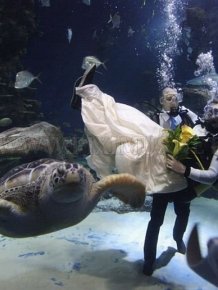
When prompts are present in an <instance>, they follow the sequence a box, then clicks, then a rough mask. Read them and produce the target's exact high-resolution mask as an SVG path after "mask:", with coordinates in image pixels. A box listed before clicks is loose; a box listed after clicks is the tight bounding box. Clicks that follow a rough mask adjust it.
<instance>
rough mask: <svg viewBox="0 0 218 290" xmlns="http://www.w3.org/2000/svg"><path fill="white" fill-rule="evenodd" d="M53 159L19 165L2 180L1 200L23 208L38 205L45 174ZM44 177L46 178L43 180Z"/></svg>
mask: <svg viewBox="0 0 218 290" xmlns="http://www.w3.org/2000/svg"><path fill="white" fill-rule="evenodd" d="M55 161H56V160H53V159H39V160H36V161H33V162H29V163H25V164H22V165H19V166H17V167H15V168H13V169H11V170H10V171H8V172H7V173H6V174H5V175H4V176H3V177H1V178H0V198H2V199H5V200H9V201H13V202H14V203H16V204H19V205H21V206H23V207H26V206H31V205H33V204H36V203H37V199H38V195H39V193H40V189H41V184H42V181H43V180H44V179H45V178H46V175H45V174H43V173H45V172H46V169H47V168H48V166H49V165H50V164H51V163H53V162H55ZM43 177H44V178H43Z"/></svg>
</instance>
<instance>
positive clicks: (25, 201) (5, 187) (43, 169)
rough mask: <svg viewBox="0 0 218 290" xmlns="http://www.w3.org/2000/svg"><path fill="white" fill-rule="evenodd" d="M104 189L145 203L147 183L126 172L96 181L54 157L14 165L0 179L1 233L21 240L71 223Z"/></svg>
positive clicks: (79, 218)
mask: <svg viewBox="0 0 218 290" xmlns="http://www.w3.org/2000/svg"><path fill="white" fill-rule="evenodd" d="M108 189H112V191H113V193H114V195H115V196H117V197H118V198H119V199H120V200H122V201H123V202H125V203H128V204H130V205H131V206H132V207H140V206H142V205H143V203H144V198H145V187H144V185H143V184H142V183H141V182H140V181H138V180H137V179H136V178H135V177H134V176H132V175H130V174H114V175H109V176H107V177H105V178H103V179H101V180H99V181H95V179H94V178H93V176H92V175H91V173H90V172H89V171H88V170H87V169H85V168H84V167H83V166H82V165H80V164H78V163H68V162H64V161H58V160H54V159H40V160H37V161H33V162H30V163H26V164H23V165H20V166H18V167H15V168H13V169H12V170H10V171H9V172H8V173H6V174H5V175H4V176H3V177H2V178H1V179H0V233H1V234H3V235H6V236H9V237H16V238H22V237H30V236H36V235H42V234H47V233H50V232H53V231H57V230H60V229H63V228H66V227H70V226H73V225H75V224H77V223H79V222H80V221H82V220H83V219H84V218H85V217H87V216H88V215H89V213H90V212H91V211H92V209H93V208H94V207H95V205H96V204H97V203H98V201H99V199H100V197H101V194H102V193H103V192H104V191H106V190H108Z"/></svg>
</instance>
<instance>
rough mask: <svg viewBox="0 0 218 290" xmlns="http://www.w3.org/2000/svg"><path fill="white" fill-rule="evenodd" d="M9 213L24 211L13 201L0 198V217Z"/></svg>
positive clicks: (18, 213)
mask: <svg viewBox="0 0 218 290" xmlns="http://www.w3.org/2000/svg"><path fill="white" fill-rule="evenodd" d="M11 214H15V215H21V214H22V215H23V214H24V211H23V210H22V209H21V208H20V207H19V206H18V205H16V204H15V203H13V202H11V201H8V200H4V199H0V217H6V216H8V215H11Z"/></svg>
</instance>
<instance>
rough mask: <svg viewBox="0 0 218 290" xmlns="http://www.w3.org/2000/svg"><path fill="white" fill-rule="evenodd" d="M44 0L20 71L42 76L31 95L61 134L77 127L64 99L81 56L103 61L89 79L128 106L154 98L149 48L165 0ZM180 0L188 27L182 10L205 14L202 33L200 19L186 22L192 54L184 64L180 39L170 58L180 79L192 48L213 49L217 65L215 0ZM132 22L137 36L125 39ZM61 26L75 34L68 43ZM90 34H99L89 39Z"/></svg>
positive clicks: (191, 66) (189, 68)
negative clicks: (117, 20)
mask: <svg viewBox="0 0 218 290" xmlns="http://www.w3.org/2000/svg"><path fill="white" fill-rule="evenodd" d="M50 2H51V6H50V7H42V5H41V4H40V2H39V1H37V0H36V1H35V10H36V16H37V25H38V31H39V33H38V35H37V36H35V37H34V38H32V39H31V41H30V43H29V45H28V49H27V54H26V55H25V56H24V58H23V61H22V62H23V65H24V68H25V69H26V70H29V71H31V72H32V73H33V74H35V75H37V74H39V73H40V80H41V82H42V83H39V82H35V87H36V88H37V91H36V94H35V98H36V99H38V100H40V101H41V102H42V111H43V113H44V116H45V119H46V120H47V121H49V122H51V123H53V124H55V125H58V126H60V127H61V128H62V130H63V131H64V132H65V133H66V134H71V133H72V130H73V129H75V128H82V126H83V124H82V119H81V116H80V112H78V111H75V110H71V108H70V106H69V103H70V99H71V96H72V91H73V84H74V81H75V79H76V78H77V77H79V76H81V75H82V73H83V70H82V69H81V65H82V60H83V58H84V57H85V56H87V55H93V56H96V57H98V58H99V59H100V60H101V61H106V66H107V70H105V69H104V68H103V66H100V67H99V68H98V71H99V73H96V75H95V83H96V84H98V85H99V86H100V87H101V89H102V90H104V91H105V92H107V93H108V94H111V95H112V96H114V97H115V99H116V100H117V101H119V102H124V103H127V104H130V105H134V104H135V103H140V102H142V101H143V100H147V101H151V102H153V103H154V102H157V101H158V96H159V93H160V88H159V85H158V82H157V76H156V70H157V67H158V66H159V62H158V52H157V50H155V47H154V45H155V43H156V41H157V40H158V38H161V37H162V31H161V28H162V26H161V24H162V21H164V19H163V15H162V11H163V6H162V5H163V4H162V3H163V1H158V0H150V1H149V0H147V1H144V0H120V1H119V0H113V1H112V0H111V1H109V0H108V1H106V0H91V5H90V6H87V5H85V4H84V3H82V1H80V0H50ZM144 2H145V5H144ZM185 2H186V4H185V5H184V11H181V14H182V15H180V21H181V26H182V27H183V26H185V25H187V19H186V16H187V13H186V9H187V8H190V7H200V8H201V9H203V10H204V11H205V14H206V16H207V19H206V21H205V23H204V26H206V33H205V32H204V33H203V32H202V29H201V27H199V23H197V22H196V21H195V22H194V23H191V25H192V32H193V33H192V37H193V39H192V40H191V44H190V45H192V48H193V53H192V55H191V60H189V61H188V60H187V53H186V48H185V47H184V43H183V40H181V43H180V46H181V51H183V52H182V53H181V54H180V55H178V56H176V57H175V81H176V82H179V83H181V84H185V82H186V81H187V80H189V79H191V78H193V77H194V75H193V72H194V70H195V69H196V67H195V61H196V57H197V55H198V53H200V52H207V51H209V50H210V49H212V51H213V56H214V61H215V66H216V62H217V43H216V39H218V38H217V34H216V31H217V30H216V29H217V28H216V27H217V22H216V23H214V21H216V20H214V19H213V18H212V16H211V14H212V12H213V11H216V9H217V5H218V4H217V1H214V0H211V1H210V0H209V1H199V0H198V1H194V0H193V1H185ZM116 12H119V14H120V17H121V24H120V29H112V24H111V23H108V20H109V17H110V14H111V15H114V13H116ZM211 19H212V20H211ZM189 22H190V20H189ZM188 24H190V23H188ZM130 26H131V27H132V29H133V30H134V31H135V33H134V34H133V35H132V36H131V37H128V29H129V27H130ZM67 28H71V29H72V32H73V35H72V40H71V42H70V43H69V42H68V39H67ZM94 32H96V35H97V38H93V33H94Z"/></svg>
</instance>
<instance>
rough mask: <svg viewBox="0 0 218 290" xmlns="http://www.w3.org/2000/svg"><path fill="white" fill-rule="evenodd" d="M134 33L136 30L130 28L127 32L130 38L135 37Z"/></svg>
mask: <svg viewBox="0 0 218 290" xmlns="http://www.w3.org/2000/svg"><path fill="white" fill-rule="evenodd" d="M134 33H135V30H133V29H132V27H131V26H130V27H129V29H128V32H127V34H128V37H131V36H133V34H134Z"/></svg>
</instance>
